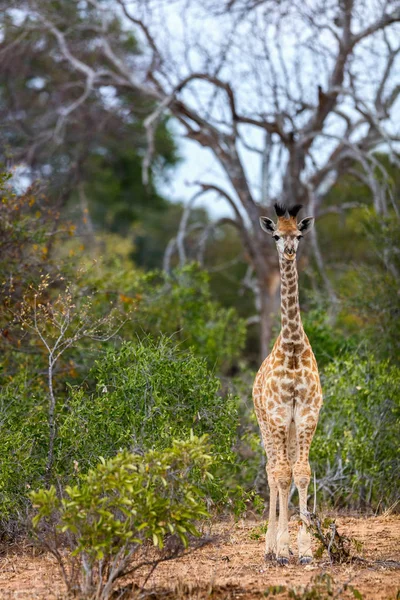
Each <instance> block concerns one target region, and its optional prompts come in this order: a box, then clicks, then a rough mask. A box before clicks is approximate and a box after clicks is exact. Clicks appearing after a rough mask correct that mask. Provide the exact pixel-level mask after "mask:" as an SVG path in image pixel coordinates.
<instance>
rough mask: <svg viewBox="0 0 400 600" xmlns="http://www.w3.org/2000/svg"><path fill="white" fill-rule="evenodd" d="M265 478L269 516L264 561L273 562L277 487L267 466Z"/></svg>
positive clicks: (274, 556) (271, 470)
mask: <svg viewBox="0 0 400 600" xmlns="http://www.w3.org/2000/svg"><path fill="white" fill-rule="evenodd" d="M267 476H268V486H269V516H268V529H267V533H266V535H265V560H275V558H276V500H277V496H278V486H277V485H276V481H275V478H274V474H273V468H272V467H271V466H270V465H269V464H268V465H267Z"/></svg>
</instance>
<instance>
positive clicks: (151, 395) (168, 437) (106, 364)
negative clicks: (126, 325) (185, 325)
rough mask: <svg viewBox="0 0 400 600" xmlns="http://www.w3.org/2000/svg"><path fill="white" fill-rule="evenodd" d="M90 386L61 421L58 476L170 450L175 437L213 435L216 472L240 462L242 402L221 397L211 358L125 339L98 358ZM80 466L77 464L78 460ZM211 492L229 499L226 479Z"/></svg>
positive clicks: (79, 390) (167, 344) (77, 390)
mask: <svg viewBox="0 0 400 600" xmlns="http://www.w3.org/2000/svg"><path fill="white" fill-rule="evenodd" d="M89 381H92V382H93V386H92V389H91V390H90V389H89V390H88V389H87V384H86V385H85V384H84V385H83V386H79V387H74V388H71V395H70V399H69V401H68V409H67V411H66V412H65V415H64V416H63V417H62V418H61V421H60V424H59V433H58V443H57V450H56V452H57V456H58V458H57V463H58V465H57V472H58V473H62V472H63V471H64V470H65V469H67V470H68V469H69V470H70V475H73V472H72V473H71V471H72V469H73V464H75V465H78V467H79V469H80V470H82V471H86V470H87V468H88V467H89V466H92V465H93V464H94V463H95V462H96V461H97V460H98V457H99V455H101V456H104V457H109V456H112V455H114V454H115V452H117V451H118V449H120V448H128V449H131V450H133V451H135V452H144V451H146V450H148V449H153V448H154V449H158V450H160V449H164V448H167V447H168V446H170V444H171V442H172V440H173V439H175V438H179V439H189V438H190V436H191V432H192V431H193V432H194V433H195V434H196V435H203V434H205V433H207V434H209V436H210V442H211V443H212V444H213V456H214V462H215V468H216V467H219V468H221V467H222V466H223V465H224V464H225V463H226V462H228V463H232V462H233V461H234V454H233V451H232V450H233V445H234V443H235V441H236V428H237V406H236V405H237V401H236V398H234V397H233V396H231V395H229V394H228V395H225V396H223V395H221V394H220V393H219V388H220V382H219V380H218V378H217V377H215V376H213V375H212V374H211V373H210V372H209V371H208V369H207V365H206V361H205V360H204V359H202V358H198V357H196V356H194V355H193V353H191V352H189V351H187V352H182V351H181V350H180V349H179V348H178V347H177V346H175V345H174V344H173V343H172V341H171V340H169V339H167V338H162V337H161V338H160V339H159V340H157V341H154V340H152V339H151V338H147V339H145V340H142V341H137V342H136V343H133V342H125V343H124V344H122V346H121V347H119V348H117V349H112V348H110V349H109V350H108V351H107V352H106V353H105V354H104V356H103V357H102V358H100V359H98V360H97V361H96V363H95V365H94V367H93V369H92V371H91V372H90V374H89ZM73 461H74V463H73ZM210 486H211V492H212V490H214V493H215V494H217V496H218V495H220V494H221V493H222V494H226V493H227V492H226V491H225V490H224V487H223V485H222V482H219V481H214V482H212V483H210Z"/></svg>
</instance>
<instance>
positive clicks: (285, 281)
mask: <svg viewBox="0 0 400 600" xmlns="http://www.w3.org/2000/svg"><path fill="white" fill-rule="evenodd" d="M279 265H280V271H281V324H282V330H281V336H282V340H283V341H284V342H289V343H290V342H294V343H296V344H298V343H299V342H302V341H303V340H304V336H305V333H304V329H303V323H302V322H301V316H300V305H299V287H298V276H297V266H296V260H293V261H288V260H285V259H284V258H280V259H279Z"/></svg>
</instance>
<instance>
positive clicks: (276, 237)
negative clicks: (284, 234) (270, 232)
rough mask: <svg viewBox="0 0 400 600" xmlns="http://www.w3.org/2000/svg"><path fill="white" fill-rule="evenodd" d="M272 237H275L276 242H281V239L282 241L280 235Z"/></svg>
mask: <svg viewBox="0 0 400 600" xmlns="http://www.w3.org/2000/svg"><path fill="white" fill-rule="evenodd" d="M272 237H273V238H274V240H276V241H278V240H280V239H281V238H280V237H279V235H274V236H272Z"/></svg>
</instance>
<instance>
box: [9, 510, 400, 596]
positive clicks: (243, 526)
mask: <svg viewBox="0 0 400 600" xmlns="http://www.w3.org/2000/svg"><path fill="white" fill-rule="evenodd" d="M336 522H337V527H338V530H339V532H340V533H342V534H346V535H348V536H350V537H355V538H357V539H358V540H359V541H361V542H362V543H363V549H362V551H361V552H360V555H361V556H362V557H363V558H365V559H367V562H366V563H363V564H352V565H341V566H333V567H332V566H331V565H330V564H329V561H327V559H326V558H322V559H321V560H315V561H314V562H313V563H312V564H311V565H307V566H300V565H299V564H297V558H296V531H297V522H296V521H292V522H291V523H290V533H291V538H292V547H293V550H294V556H293V558H292V560H291V564H290V565H289V566H287V567H278V566H276V565H275V564H271V563H266V562H265V561H264V558H263V555H264V539H263V538H264V536H263V535H261V536H260V537H259V539H254V538H255V537H257V535H258V534H260V525H261V521H256V520H249V519H247V520H241V521H239V522H237V523H235V522H234V521H233V520H231V521H224V522H222V521H219V522H216V523H214V524H213V525H212V526H211V531H210V532H209V531H207V533H211V534H213V535H216V536H218V539H219V541H218V542H216V543H213V544H212V545H208V546H206V547H204V548H202V549H200V550H197V551H196V552H195V553H193V554H191V555H188V556H184V557H182V558H180V559H177V560H176V561H173V562H169V563H164V564H162V565H160V566H159V567H158V569H157V570H156V571H155V572H154V574H153V575H152V577H151V578H150V579H149V581H148V582H147V584H146V590H147V591H148V592H149V593H148V594H147V597H148V598H153V599H157V600H159V599H160V598H166V599H168V600H172V599H175V598H176V599H177V600H178V599H180V598H184V599H185V600H189V599H193V600H203V599H204V600H205V599H206V598H211V599H212V598H214V599H217V600H223V599H226V600H231V599H232V600H233V599H236V598H238V599H239V598H240V599H243V600H251V599H253V598H254V599H259V598H265V597H267V596H268V597H273V598H277V599H279V600H284V599H287V598H295V599H297V598H301V597H302V598H304V599H307V600H309V599H310V600H311V599H314V598H315V599H316V600H317V599H321V600H322V599H323V600H325V599H328V598H343V599H345V598H354V597H356V598H357V597H358V598H363V599H364V600H372V599H373V600H396V599H397V600H398V599H399V598H400V568H399V567H400V516H390V517H370V518H361V517H337V519H336ZM36 552H37V551H36ZM376 561H378V563H377V562H376ZM379 561H382V563H383V564H382V563H379ZM390 561H393V562H390ZM396 563H397V564H396ZM321 574H329V576H330V577H331V578H332V579H330V580H329V582H328V580H327V578H326V575H325V579H324V580H323V581H322V582H320V583H319V584H317V586H318V585H319V587H317V588H316V587H315V586H316V583H315V578H316V577H317V578H318V576H319V575H321ZM137 583H139V584H141V582H140V581H137ZM346 583H347V584H349V585H350V586H354V588H356V590H358V592H359V594H361V596H360V595H358V596H357V593H354V592H352V591H351V590H349V589H347V590H345V589H344V585H345V584H346ZM329 585H330V586H331V588H332V593H330V592H329ZM279 586H281V587H279ZM311 587H314V592H313V593H311V591H310V590H311ZM316 589H318V595H316V591H315V590H316ZM151 591H153V592H154V593H153V594H151V593H150V592H151ZM135 594H136V595H135ZM303 594H304V595H303ZM65 597H66V596H65V593H64V588H63V583H62V580H61V578H60V575H59V572H58V567H57V565H56V564H55V562H54V559H53V558H52V557H51V556H49V555H47V554H42V555H39V556H35V551H34V550H33V549H27V550H25V551H24V552H21V550H20V549H19V550H15V549H7V552H5V554H3V556H2V557H1V559H0V600H11V599H13V600H14V599H18V600H19V599H20V600H27V599H32V600H44V599H49V600H55V599H58V600H61V599H64V598H65ZM124 597H126V596H124ZM130 597H131V598H136V597H138V596H137V592H136V593H135V592H133V591H132V593H131V596H130ZM142 597H143V596H142Z"/></svg>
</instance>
